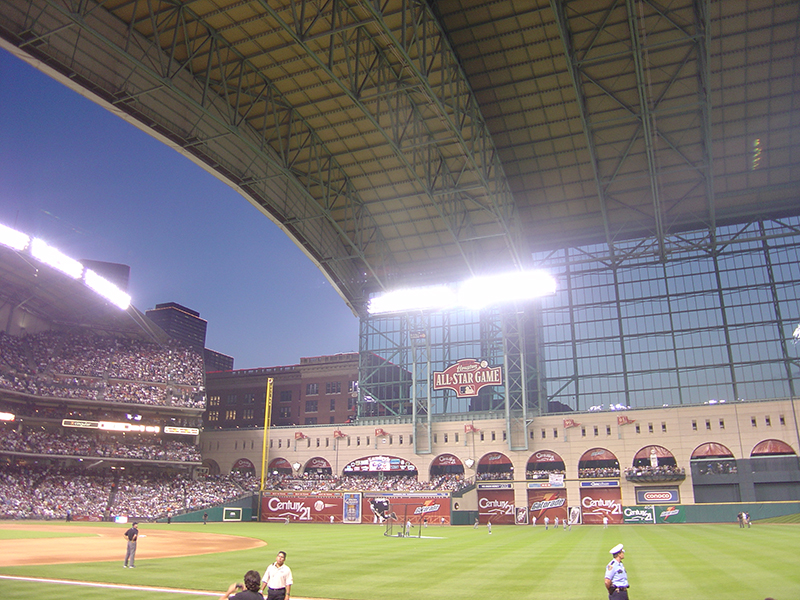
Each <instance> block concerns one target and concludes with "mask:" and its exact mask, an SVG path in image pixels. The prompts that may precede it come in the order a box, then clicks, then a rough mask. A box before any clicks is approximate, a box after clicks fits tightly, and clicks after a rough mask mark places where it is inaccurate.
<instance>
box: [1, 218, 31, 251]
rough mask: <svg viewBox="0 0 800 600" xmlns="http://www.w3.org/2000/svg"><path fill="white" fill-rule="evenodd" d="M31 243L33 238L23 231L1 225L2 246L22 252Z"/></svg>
mask: <svg viewBox="0 0 800 600" xmlns="http://www.w3.org/2000/svg"><path fill="white" fill-rule="evenodd" d="M30 241H31V238H30V237H28V236H27V235H25V234H24V233H22V232H21V231H17V230H16V229H11V227H6V226H5V225H3V224H0V244H3V245H4V246H8V247H9V248H12V249H14V250H16V251H17V252H20V251H22V250H25V248H27V247H28V244H29V243H30Z"/></svg>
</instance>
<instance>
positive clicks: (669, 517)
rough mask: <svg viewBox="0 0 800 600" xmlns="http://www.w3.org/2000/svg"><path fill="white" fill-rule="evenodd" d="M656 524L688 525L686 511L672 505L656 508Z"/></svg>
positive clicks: (681, 507)
mask: <svg viewBox="0 0 800 600" xmlns="http://www.w3.org/2000/svg"><path fill="white" fill-rule="evenodd" d="M656 523H686V509H684V508H683V506H678V505H676V504H671V505H669V506H659V507H657V508H656Z"/></svg>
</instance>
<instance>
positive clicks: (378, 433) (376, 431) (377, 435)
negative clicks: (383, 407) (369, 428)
mask: <svg viewBox="0 0 800 600" xmlns="http://www.w3.org/2000/svg"><path fill="white" fill-rule="evenodd" d="M382 435H389V434H388V433H386V432H385V431H384V430H383V429H381V428H380V427H378V428H377V429H376V430H375V437H380V436H382Z"/></svg>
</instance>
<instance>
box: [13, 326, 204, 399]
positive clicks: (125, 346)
mask: <svg viewBox="0 0 800 600" xmlns="http://www.w3.org/2000/svg"><path fill="white" fill-rule="evenodd" d="M203 376H204V374H203V358H202V356H201V355H200V354H199V353H198V352H195V351H194V350H190V349H188V348H184V347H182V346H180V345H179V344H178V343H177V342H170V343H169V344H168V345H165V346H161V345H158V344H155V343H149V342H145V341H142V340H135V339H129V338H124V337H114V336H100V335H93V334H91V333H83V332H62V331H45V332H42V333H37V334H32V335H27V336H25V337H22V338H19V337H15V336H10V335H7V334H5V333H0V388H2V389H7V390H13V391H16V392H20V393H23V394H30V395H33V396H40V397H50V398H65V399H81V400H104V401H109V402H123V403H129V404H146V405H150V406H178V407H185V408H204V407H205V402H204V400H203V396H202V394H201V393H200V390H201V388H202V385H203Z"/></svg>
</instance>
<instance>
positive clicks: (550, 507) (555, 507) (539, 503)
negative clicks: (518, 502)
mask: <svg viewBox="0 0 800 600" xmlns="http://www.w3.org/2000/svg"><path fill="white" fill-rule="evenodd" d="M528 512H529V513H530V515H529V521H530V522H531V523H534V520H533V519H534V518H536V521H535V522H536V523H544V518H545V517H549V518H550V522H551V523H555V521H556V517H558V520H559V521H563V520H564V519H566V518H567V490H565V489H549V490H548V489H535V488H534V489H531V488H529V489H528Z"/></svg>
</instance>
